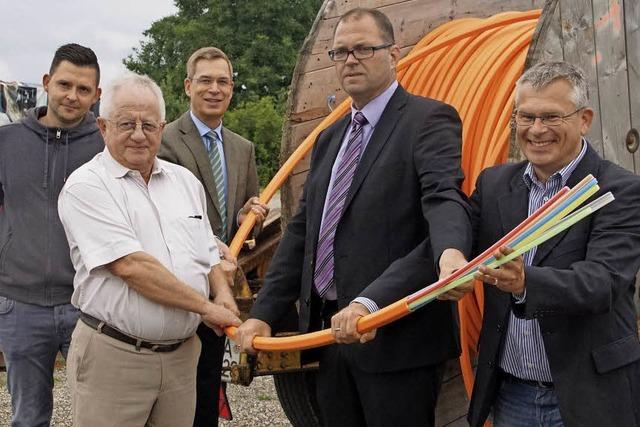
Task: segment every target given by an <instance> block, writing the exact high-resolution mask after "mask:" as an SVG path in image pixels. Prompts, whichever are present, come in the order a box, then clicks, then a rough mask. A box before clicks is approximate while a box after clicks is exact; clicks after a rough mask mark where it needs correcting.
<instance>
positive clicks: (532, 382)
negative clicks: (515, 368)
mask: <svg viewBox="0 0 640 427" xmlns="http://www.w3.org/2000/svg"><path fill="white" fill-rule="evenodd" d="M502 375H503V376H504V380H505V381H507V382H510V383H513V384H525V385H528V386H531V387H537V388H553V383H552V382H547V381H536V380H525V379H522V378H518V377H514V376H513V375H511V374H508V373H506V372H503V373H502Z"/></svg>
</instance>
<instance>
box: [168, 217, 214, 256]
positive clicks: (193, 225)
mask: <svg viewBox="0 0 640 427" xmlns="http://www.w3.org/2000/svg"><path fill="white" fill-rule="evenodd" d="M206 227H207V225H206V221H204V220H203V219H202V218H194V217H186V216H185V217H178V218H175V219H174V220H173V221H172V223H171V234H172V236H171V242H173V245H172V246H173V247H172V248H171V251H172V252H173V253H175V254H177V255H178V256H177V257H176V258H174V262H177V264H178V265H176V267H179V266H189V265H192V263H193V262H196V263H197V264H201V265H203V266H205V267H207V268H209V267H210V258H211V257H210V255H209V246H210V244H212V243H213V242H209V241H208V233H207V229H206Z"/></svg>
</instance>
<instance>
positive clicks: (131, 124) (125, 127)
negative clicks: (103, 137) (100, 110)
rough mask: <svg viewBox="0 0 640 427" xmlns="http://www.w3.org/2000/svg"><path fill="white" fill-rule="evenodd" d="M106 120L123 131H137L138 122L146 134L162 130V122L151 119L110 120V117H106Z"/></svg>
mask: <svg viewBox="0 0 640 427" xmlns="http://www.w3.org/2000/svg"><path fill="white" fill-rule="evenodd" d="M105 120H106V121H108V122H111V123H113V124H114V125H115V126H116V129H118V131H119V132H122V133H129V132H133V131H135V129H136V128H137V127H138V124H139V125H140V128H141V129H142V132H144V134H145V135H155V134H157V133H158V132H159V131H160V124H158V123H154V122H149V121H145V122H137V121H135V120H121V121H116V120H109V119H105Z"/></svg>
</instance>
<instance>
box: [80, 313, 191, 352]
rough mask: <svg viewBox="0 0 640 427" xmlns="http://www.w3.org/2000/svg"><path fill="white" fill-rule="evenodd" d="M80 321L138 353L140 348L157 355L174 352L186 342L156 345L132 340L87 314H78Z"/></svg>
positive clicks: (135, 339) (130, 337) (132, 338)
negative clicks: (127, 345)
mask: <svg viewBox="0 0 640 427" xmlns="http://www.w3.org/2000/svg"><path fill="white" fill-rule="evenodd" d="M80 319H81V320H82V321H83V322H84V323H85V324H86V325H87V326H89V327H90V328H93V329H95V330H96V331H98V332H99V333H101V334H105V335H106V336H108V337H111V338H113V339H116V340H118V341H121V342H123V343H126V344H131V345H132V346H134V347H135V348H136V350H138V351H140V349H141V348H146V349H149V350H151V351H155V352H158V353H167V352H170V351H174V350H176V349H177V348H178V347H180V345H181V344H182V343H183V342H185V341H186V340H182V341H179V342H176V343H173V344H157V343H152V342H149V341H143V340H141V339H138V338H134V337H132V336H130V335H127V334H125V333H124V332H120V331H119V330H118V329H116V328H114V327H113V326H109V325H107V324H106V323H105V322H103V321H102V320H100V319H96V318H95V317H93V316H91V315H88V314H87V313H80Z"/></svg>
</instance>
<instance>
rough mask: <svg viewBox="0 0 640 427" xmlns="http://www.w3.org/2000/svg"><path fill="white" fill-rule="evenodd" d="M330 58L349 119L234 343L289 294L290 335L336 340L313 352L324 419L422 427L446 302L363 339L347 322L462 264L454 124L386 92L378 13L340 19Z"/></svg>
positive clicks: (440, 352) (427, 420) (447, 324)
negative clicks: (328, 335) (320, 332)
mask: <svg viewBox="0 0 640 427" xmlns="http://www.w3.org/2000/svg"><path fill="white" fill-rule="evenodd" d="M329 56H330V57H331V59H332V60H333V61H334V62H335V63H336V71H337V74H338V77H339V79H340V81H341V84H342V87H343V88H344V90H345V91H346V92H347V93H348V94H349V95H351V97H352V100H353V104H352V111H351V114H349V115H347V116H346V117H344V118H343V119H342V120H339V121H338V122H337V123H335V124H334V125H332V126H331V127H329V128H328V129H326V130H325V131H324V132H323V133H322V134H321V135H320V136H319V137H318V141H317V142H316V144H315V148H314V152H313V154H312V160H311V170H310V172H309V175H308V176H307V181H306V183H305V187H304V193H303V196H302V199H301V201H300V208H299V211H298V212H297V214H296V215H295V216H294V218H293V219H292V220H291V222H290V223H289V224H288V227H287V230H286V232H285V234H284V236H283V239H282V241H281V243H280V246H279V247H278V250H277V252H276V255H275V257H274V259H273V261H272V264H271V267H270V269H269V272H268V273H267V277H266V279H265V284H264V286H263V288H262V290H261V291H260V293H259V295H258V298H257V301H256V303H255V305H254V307H253V309H252V311H251V316H252V318H251V319H249V320H247V321H246V322H245V323H244V324H243V325H242V326H241V327H240V329H239V332H238V334H239V335H238V341H239V342H240V345H241V347H242V348H243V350H245V351H252V347H251V341H252V339H253V337H254V336H256V335H262V336H265V335H270V334H271V327H272V326H273V325H274V324H276V323H277V322H278V321H279V320H280V319H281V318H282V317H283V316H285V315H286V313H287V310H288V308H289V307H290V306H291V305H292V304H293V303H294V302H295V301H296V300H297V301H298V304H299V329H300V331H301V332H307V331H310V330H317V329H319V328H322V327H325V328H328V327H331V329H332V333H333V335H334V337H335V339H336V341H337V342H338V343H339V344H338V345H333V346H329V347H327V348H325V349H323V350H322V353H321V355H320V370H319V373H318V377H317V382H318V388H317V391H318V402H319V404H320V407H321V412H322V418H323V422H324V424H325V425H328V426H343V425H344V426H363V425H369V426H389V425H393V424H396V425H402V426H412V425H420V426H424V425H433V423H434V408H435V404H436V398H437V395H438V391H439V386H440V382H441V378H442V372H443V365H444V362H445V361H446V360H448V359H451V358H454V357H456V356H457V355H458V354H459V343H458V335H457V328H456V325H455V312H454V309H455V306H454V304H452V303H451V302H449V301H437V302H435V303H433V304H431V305H430V306H428V307H426V308H424V309H423V310H420V311H419V312H416V313H415V314H413V315H411V316H409V317H407V318H405V319H402V320H400V321H398V322H396V323H394V324H391V325H389V326H386V327H384V328H382V329H380V330H379V331H377V337H376V338H375V339H374V340H372V341H370V340H371V339H372V338H373V337H374V335H375V331H373V332H372V333H367V334H364V335H360V334H359V333H358V332H357V330H356V322H357V321H358V319H359V318H360V317H361V316H363V315H366V314H369V313H370V312H373V311H375V310H378V309H379V308H382V307H385V306H387V305H389V304H391V303H393V302H395V301H397V300H399V299H401V298H403V297H405V296H407V295H409V294H410V293H412V292H414V291H416V290H418V289H421V288H422V287H424V286H425V285H427V284H429V283H432V282H434V281H435V280H437V277H438V275H437V273H436V269H437V267H439V269H440V274H441V275H442V276H446V275H448V274H450V273H451V272H452V271H453V270H454V269H455V268H458V267H460V266H461V265H463V264H464V263H465V256H464V254H465V253H467V252H468V251H469V250H470V244H471V243H470V238H469V237H470V234H471V229H470V223H469V212H468V205H467V203H466V200H465V197H464V195H463V193H462V192H461V191H460V188H459V185H460V183H461V181H462V179H463V174H462V171H461V169H460V151H461V124H460V119H459V117H458V114H457V113H456V111H455V110H454V109H453V108H452V107H450V106H448V105H446V104H443V103H440V102H437V101H434V100H431V99H426V98H420V97H416V96H413V95H410V94H409V93H407V92H406V91H405V90H404V89H403V88H402V87H400V86H399V85H398V83H397V81H396V80H395V75H396V72H395V65H396V63H397V61H398V59H399V57H400V50H399V48H398V47H397V46H396V45H395V44H394V37H393V27H392V26H391V23H390V22H389V19H388V18H387V17H386V16H385V15H384V14H382V13H381V12H379V11H377V10H371V9H359V8H358V9H354V10H351V11H350V12H348V13H346V14H345V15H344V16H342V17H341V18H340V21H339V22H338V24H337V27H336V30H335V34H334V40H333V48H332V50H331V51H329ZM449 296H450V297H455V296H456V292H453V293H451V294H449ZM400 391H401V396H399V398H397V399H394V398H393V396H394V395H396V394H398V392H400Z"/></svg>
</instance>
